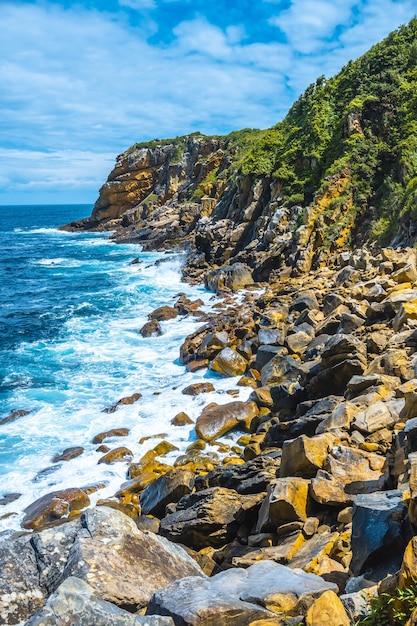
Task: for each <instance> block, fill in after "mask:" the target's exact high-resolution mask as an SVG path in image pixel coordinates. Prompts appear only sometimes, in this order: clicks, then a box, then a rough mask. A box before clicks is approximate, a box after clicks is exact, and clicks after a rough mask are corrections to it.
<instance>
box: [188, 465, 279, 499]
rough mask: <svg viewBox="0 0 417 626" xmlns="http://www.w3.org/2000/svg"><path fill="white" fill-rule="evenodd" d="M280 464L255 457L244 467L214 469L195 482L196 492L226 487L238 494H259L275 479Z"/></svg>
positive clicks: (234, 466)
mask: <svg viewBox="0 0 417 626" xmlns="http://www.w3.org/2000/svg"><path fill="white" fill-rule="evenodd" d="M279 466H280V462H279V460H277V459H273V458H271V457H268V456H257V457H255V458H254V459H252V460H251V461H248V462H247V463H245V464H244V465H229V466H220V467H216V468H214V470H212V471H211V472H209V473H208V474H207V475H206V476H198V477H197V478H196V481H195V486H196V489H197V491H201V490H202V489H207V488H209V487H226V488H227V489H234V490H235V491H237V492H238V493H243V494H248V493H261V492H262V491H266V488H267V485H268V484H269V483H270V482H271V480H273V479H274V478H276V477H277V472H278V471H279Z"/></svg>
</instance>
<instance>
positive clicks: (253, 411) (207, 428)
mask: <svg viewBox="0 0 417 626" xmlns="http://www.w3.org/2000/svg"><path fill="white" fill-rule="evenodd" d="M257 415H258V407H257V405H256V404H255V402H241V401H240V400H236V401H235V402H229V403H227V404H223V405H218V404H209V405H208V406H207V407H206V408H205V409H204V410H203V412H202V413H201V414H200V415H199V416H198V417H197V420H196V424H195V430H196V433H197V436H198V437H199V438H200V439H204V441H212V440H213V439H216V438H217V437H221V436H222V435H224V434H225V433H226V432H228V431H229V430H231V429H232V428H235V427H236V426H239V427H241V428H245V429H246V430H249V429H250V426H251V423H252V421H253V420H254V418H255V417H256V416H257Z"/></svg>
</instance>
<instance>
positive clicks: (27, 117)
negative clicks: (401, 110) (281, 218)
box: [0, 0, 417, 204]
mask: <svg viewBox="0 0 417 626" xmlns="http://www.w3.org/2000/svg"><path fill="white" fill-rule="evenodd" d="M416 12H417V7H416V3H415V0H336V1H335V0H251V1H250V0H241V1H237V0H205V1H203V0H78V1H77V0H14V1H13V2H9V1H8V0H0V33H1V36H0V204H29V203H34V204H36V203H38V204H39V203H55V202H57V203H61V202H63V203H66V202H68V203H73V202H74V203H77V202H80V203H83V202H86V203H93V202H94V200H95V199H96V197H97V192H98V189H99V187H100V186H101V184H102V183H103V182H104V181H105V179H106V178H107V175H108V173H109V172H110V170H111V169H112V167H113V164H114V160H115V157H116V155H117V154H119V153H120V152H123V150H125V149H126V148H128V147H129V146H130V145H131V144H133V143H135V142H137V141H146V140H148V139H153V138H156V137H159V138H165V137H175V136H177V135H182V134H186V133H190V132H194V131H196V130H198V131H201V132H203V133H206V134H224V133H227V132H230V131H231V130H236V129H239V128H244V127H252V128H267V127H268V126H272V125H273V124H275V123H276V122H278V121H279V120H280V119H282V117H283V116H284V115H285V113H286V111H287V110H288V108H289V106H290V105H291V103H292V102H293V101H294V99H295V98H297V97H298V95H299V94H300V93H301V92H302V91H303V90H304V89H305V88H306V87H307V86H308V85H309V84H310V83H311V82H312V81H314V80H315V79H316V77H317V76H320V75H322V74H324V75H326V76H328V77H329V76H331V75H333V74H335V73H336V72H338V71H339V70H340V69H341V68H342V67H343V65H344V64H345V63H347V61H348V60H349V59H354V58H357V57H358V56H360V55H361V54H363V53H364V52H365V51H366V50H367V49H368V48H369V47H371V46H372V45H373V44H374V43H376V42H377V41H380V40H381V39H382V38H383V37H385V36H386V35H387V34H388V33H389V32H390V31H391V30H393V29H395V28H397V27H398V26H400V25H401V24H405V23H407V22H408V21H409V20H410V19H411V18H412V17H413V16H414V15H415V14H416Z"/></svg>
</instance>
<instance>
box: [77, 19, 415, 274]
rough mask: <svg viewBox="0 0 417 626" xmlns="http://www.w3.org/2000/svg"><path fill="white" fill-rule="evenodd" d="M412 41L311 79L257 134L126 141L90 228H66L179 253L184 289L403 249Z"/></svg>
mask: <svg viewBox="0 0 417 626" xmlns="http://www.w3.org/2000/svg"><path fill="white" fill-rule="evenodd" d="M416 35H417V20H416V19H414V20H412V21H411V22H410V23H409V24H408V25H407V26H402V27H401V28H399V29H398V30H397V31H395V32H393V33H392V34H391V35H389V36H388V37H387V39H385V40H384V41H383V42H381V43H380V44H378V45H376V46H374V47H373V48H372V49H371V50H370V51H369V52H367V53H366V54H365V55H364V56H363V57H361V58H359V59H358V60H356V61H354V62H349V63H348V65H347V66H346V67H345V68H343V70H342V71H341V72H340V73H339V74H338V75H337V76H335V77H333V78H331V79H329V80H326V79H325V78H324V77H321V78H319V79H317V81H316V82H315V83H314V84H312V85H310V87H309V88H308V89H307V90H306V91H305V93H304V94H303V95H302V96H301V97H300V98H299V99H298V100H297V102H295V103H294V105H293V106H292V107H291V109H290V111H289V112H288V114H287V116H286V117H285V119H284V120H283V121H282V122H279V123H278V124H276V125H275V126H274V127H272V128H270V129H267V130H263V131H261V130H253V129H245V130H242V131H237V132H234V133H231V134H230V135H227V136H224V137H206V136H203V135H201V134H199V133H194V134H192V135H190V136H185V137H177V138H176V139H172V140H154V141H152V142H149V143H147V144H135V145H134V146H132V147H131V148H129V149H128V150H127V151H126V152H124V153H123V154H121V155H120V156H119V157H118V158H117V161H116V165H115V168H114V170H113V171H112V172H111V173H110V175H109V177H108V180H107V182H106V183H105V184H104V185H103V187H102V188H101V190H100V195H99V198H98V200H97V202H96V203H95V206H94V210H93V213H92V216H91V218H89V219H87V220H83V221H82V222H81V223H78V224H72V225H70V226H69V227H72V228H77V227H81V228H100V229H108V230H115V231H116V232H115V234H114V235H113V237H114V238H115V239H116V240H117V241H129V242H138V243H141V244H142V246H144V247H145V248H148V249H163V248H166V247H172V246H182V247H185V246H187V247H188V248H189V250H190V251H191V254H190V256H189V261H188V267H187V269H186V275H188V276H189V277H190V278H199V277H201V274H202V273H203V272H205V271H206V270H207V269H208V268H209V267H210V266H212V265H217V266H222V265H225V264H229V263H231V262H232V263H234V262H238V261H243V262H244V263H246V264H247V265H249V266H250V267H251V268H252V269H253V275H254V278H255V280H267V279H269V278H270V277H271V275H272V277H275V276H277V275H282V274H288V273H292V274H293V275H297V274H300V273H304V272H308V271H309V270H310V269H311V268H313V269H314V268H317V267H320V266H322V265H324V264H327V263H328V262H329V258H331V256H332V254H333V253H334V252H336V251H337V250H340V249H346V248H355V247H357V246H360V245H362V244H367V245H368V246H371V247H372V246H373V247H378V246H380V245H387V244H392V245H394V247H395V246H400V245H413V244H414V242H415V240H416V237H417V229H416V227H415V214H416V189H417V156H416V155H417V106H416V104H417V103H416V95H415V94H416V93H417V41H416Z"/></svg>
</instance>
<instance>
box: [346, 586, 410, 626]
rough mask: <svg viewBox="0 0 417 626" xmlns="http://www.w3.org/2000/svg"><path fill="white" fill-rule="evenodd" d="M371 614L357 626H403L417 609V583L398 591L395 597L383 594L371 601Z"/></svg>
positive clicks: (369, 605) (369, 604) (369, 606)
mask: <svg viewBox="0 0 417 626" xmlns="http://www.w3.org/2000/svg"><path fill="white" fill-rule="evenodd" d="M368 608H369V614H368V615H367V616H366V617H364V618H363V619H361V620H359V622H357V624H356V626H402V625H403V624H405V623H406V622H407V620H408V618H409V617H410V615H411V613H412V612H413V610H414V609H415V608H417V583H412V584H411V585H410V586H409V587H406V588H405V589H396V590H395V593H394V594H393V595H391V594H389V593H382V594H381V595H379V596H375V597H373V598H371V599H370V600H369V603H368Z"/></svg>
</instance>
